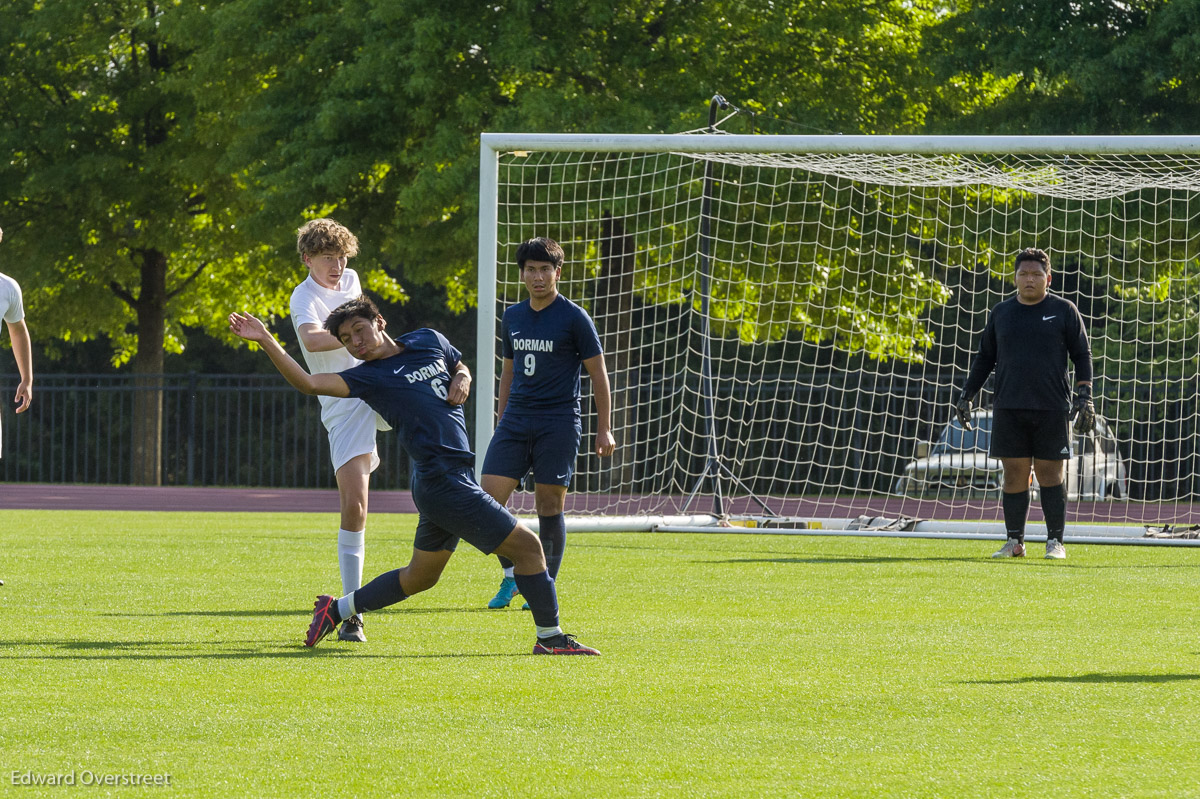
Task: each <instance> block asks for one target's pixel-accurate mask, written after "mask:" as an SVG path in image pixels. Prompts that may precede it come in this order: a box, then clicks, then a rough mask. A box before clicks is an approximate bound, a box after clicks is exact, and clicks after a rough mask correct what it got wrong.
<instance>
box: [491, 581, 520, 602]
mask: <svg viewBox="0 0 1200 799" xmlns="http://www.w3.org/2000/svg"><path fill="white" fill-rule="evenodd" d="M519 593H521V590H520V589H519V588H517V581H516V580H514V579H513V578H512V577H505V578H504V579H503V580H501V581H500V590H499V591H497V592H496V595H495V596H494V597H492V598H491V601H489V602H488V607H489V608H491V609H492V610H499V609H500V608H506V607H508V606H509V604H510V603H511V602H512V601H513V597H515V596H516V595H517V594H519Z"/></svg>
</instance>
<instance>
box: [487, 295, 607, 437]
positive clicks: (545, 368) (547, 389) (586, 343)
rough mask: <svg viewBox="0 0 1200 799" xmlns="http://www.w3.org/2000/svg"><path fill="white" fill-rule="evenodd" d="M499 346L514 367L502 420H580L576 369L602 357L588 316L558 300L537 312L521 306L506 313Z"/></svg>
mask: <svg viewBox="0 0 1200 799" xmlns="http://www.w3.org/2000/svg"><path fill="white" fill-rule="evenodd" d="M501 340H502V346H503V352H504V357H505V358H511V359H512V362H513V381H512V387H511V388H510V389H509V395H508V405H506V406H505V409H504V413H505V414H506V415H507V414H508V413H516V414H518V415H522V414H525V415H528V414H530V413H537V414H542V415H544V414H550V415H560V414H561V415H575V416H578V415H579V397H580V389H579V375H580V367H581V366H582V364H583V362H584V361H585V360H587V359H588V358H593V357H595V356H597V355H600V354H601V353H602V352H603V350H602V349H601V346H600V336H599V335H598V334H597V333H596V326H595V325H594V324H592V319H591V317H590V316H588V314H587V311H585V310H583V309H582V308H580V307H579V306H578V305H576V304H575V303H573V302H571V301H570V300H568V299H567V298H566V297H564V296H562V295H561V294H560V295H558V297H556V298H555V299H554V301H553V302H552V303H550V304H549V305H548V306H546V307H545V308H543V309H542V310H540V311H535V310H533V308H532V307H530V305H529V300H528V299H526V300H523V301H522V302H519V303H517V304H516V305H512V306H509V308H508V309H507V310H505V312H504V321H503V325H502V328H501Z"/></svg>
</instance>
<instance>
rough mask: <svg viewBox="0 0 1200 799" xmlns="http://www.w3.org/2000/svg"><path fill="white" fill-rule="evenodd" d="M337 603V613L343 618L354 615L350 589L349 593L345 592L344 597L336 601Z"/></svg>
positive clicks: (352, 595)
mask: <svg viewBox="0 0 1200 799" xmlns="http://www.w3.org/2000/svg"><path fill="white" fill-rule="evenodd" d="M337 603H338V615H339V616H341V617H342V618H343V619H348V618H350V617H351V616H353V615H354V592H353V591H351V592H350V593H348V594H346V595H345V596H344V597H342V598H341V599H339V600H338V601H337Z"/></svg>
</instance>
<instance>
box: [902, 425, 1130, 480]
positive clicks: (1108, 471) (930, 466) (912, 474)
mask: <svg viewBox="0 0 1200 799" xmlns="http://www.w3.org/2000/svg"><path fill="white" fill-rule="evenodd" d="M971 422H972V424H973V425H974V426H975V429H974V430H966V429H964V428H963V426H962V425H961V424H959V422H958V419H957V418H955V419H951V421H950V423H949V424H948V425H946V427H945V428H944V429H943V430H942V434H941V436H939V437H938V440H937V441H936V442H934V444H933V445H932V446H930V445H929V444H925V443H921V444H918V445H917V452H916V459H915V460H913V461H912V462H911V463H909V464H908V465H907V466H905V467H904V474H902V475H901V476H900V478H899V479H897V480H896V486H895V493H897V494H901V495H903V496H906V497H918V498H922V499H970V498H976V497H999V496H1000V490H1001V488H1002V486H1003V485H1004V480H1003V476H1004V469H1003V467H1002V466H1001V464H1000V460H999V459H998V458H989V457H988V454H987V453H988V445H989V444H990V443H991V439H992V412H991V411H988V410H977V411H975V412H974V413H972V414H971ZM1071 449H1072V455H1071V458H1070V460H1068V461H1067V478H1066V484H1067V498H1068V499H1071V500H1078V499H1084V500H1097V499H1111V500H1123V499H1127V498H1128V497H1129V483H1128V480H1127V477H1126V472H1125V463H1124V461H1122V460H1121V451H1120V448H1119V447H1118V446H1117V439H1116V438H1115V437H1114V436H1113V434H1112V429H1111V428H1109V426H1108V423H1107V422H1106V421H1104V420H1103V419H1101V418H1100V417H1099V416H1098V415H1097V416H1096V424H1095V426H1094V428H1093V429H1092V431H1091V432H1090V433H1088V434H1086V435H1075V436H1073V441H1072V444H1071ZM1030 491H1031V493H1032V496H1033V497H1034V498H1036V497H1037V494H1038V487H1037V478H1036V477H1033V476H1031V477H1030Z"/></svg>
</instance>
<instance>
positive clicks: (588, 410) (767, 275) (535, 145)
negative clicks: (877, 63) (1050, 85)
mask: <svg viewBox="0 0 1200 799" xmlns="http://www.w3.org/2000/svg"><path fill="white" fill-rule="evenodd" d="M482 149H483V152H482V155H481V166H482V170H483V175H482V180H481V198H480V201H481V210H480V223H481V229H480V255H479V260H480V268H479V275H480V283H479V313H480V324H479V341H478V345H479V352H478V357H479V363H478V371H479V375H478V377H477V381H476V388H475V390H476V392H477V397H476V398H477V402H478V403H479V407H478V411H477V417H476V423H477V444H478V446H479V447H480V448H481V449H480V451H481V452H482V448H484V447H486V445H487V442H488V440H489V438H490V433H491V430H492V428H493V425H494V421H495V381H496V376H497V375H498V374H499V366H500V363H499V360H498V358H499V351H500V349H499V339H498V333H499V319H500V314H501V313H502V312H503V310H504V308H505V307H506V306H507V305H509V304H511V303H514V302H517V301H519V300H521V299H523V298H524V296H525V295H524V286H523V284H522V283H521V281H520V276H519V274H518V270H517V267H516V264H515V258H514V254H515V251H516V247H517V245H518V244H519V243H520V242H521V241H523V240H525V239H527V238H530V237H532V236H548V237H550V238H553V239H555V240H557V241H558V242H559V243H561V244H562V246H563V249H564V250H565V252H566V264H565V266H564V267H563V275H562V282H561V284H560V289H561V291H562V293H563V294H565V295H566V296H568V297H570V298H571V299H572V300H574V301H576V302H578V303H580V304H581V305H583V306H584V307H585V308H586V309H587V310H588V311H589V312H590V313H591V315H592V318H593V319H594V320H595V322H596V326H597V328H598V330H599V331H600V334H601V339H602V341H603V344H604V349H605V352H606V360H607V366H608V370H609V373H610V376H611V381H612V386H613V406H614V415H613V422H614V428H615V430H614V432H615V435H616V438H617V441H618V445H619V447H618V451H617V454H616V455H615V456H614V457H613V458H611V459H603V460H602V459H599V458H597V457H596V456H595V455H594V454H592V453H591V448H592V442H593V436H592V434H593V432H594V429H595V414H594V411H593V409H592V404H591V393H590V386H589V385H587V381H586V375H585V380H584V384H585V385H584V393H585V411H584V419H583V421H584V444H583V446H582V448H581V452H580V455H579V459H578V464H577V474H576V477H575V481H574V483H573V484H572V486H571V495H570V499H569V502H570V504H569V506H568V508H569V512H572V513H594V514H605V515H620V516H629V515H672V514H688V513H694V514H700V513H713V514H715V515H735V516H736V515H738V514H751V515H758V516H769V515H772V514H777V515H781V516H786V517H807V518H841V517H845V518H853V517H856V516H860V515H864V514H867V515H876V516H905V517H912V518H920V519H944V520H996V519H999V518H1000V504H999V501H998V491H999V474H1000V472H999V464H998V462H996V461H992V460H990V459H988V458H987V457H986V443H987V442H986V439H987V434H988V431H989V425H990V415H989V413H988V408H989V407H990V382H989V386H988V387H987V388H985V390H984V392H983V393H982V394H981V395H980V396H979V397H977V398H976V402H977V405H979V406H980V410H979V411H977V413H976V422H977V424H976V428H977V429H976V431H975V432H972V433H967V432H965V431H963V430H962V429H961V428H958V427H957V426H956V424H954V423H952V422H951V416H952V413H951V407H950V403H951V401H952V399H953V398H954V397H956V396H957V393H958V390H959V388H960V387H961V386H962V384H963V382H964V380H965V378H966V373H967V369H968V367H969V364H970V361H971V358H972V356H973V354H974V351H975V348H976V346H977V344H978V340H979V335H980V334H981V332H982V331H983V328H984V325H985V323H986V320H987V314H988V312H989V310H990V309H991V308H992V307H993V306H994V305H995V304H996V303H997V302H999V301H1000V300H1002V299H1004V298H1005V297H1007V296H1009V295H1010V294H1011V292H1012V273H1013V258H1014V256H1015V254H1016V253H1017V251H1019V250H1020V249H1022V248H1024V247H1040V248H1042V249H1044V250H1046V251H1047V252H1048V253H1049V254H1050V257H1051V260H1052V264H1053V283H1052V286H1051V290H1052V291H1053V292H1055V293H1058V294H1060V295H1061V296H1064V297H1066V298H1067V299H1070V300H1071V301H1073V302H1074V303H1075V304H1076V305H1077V306H1079V309H1080V311H1081V312H1082V314H1083V316H1084V319H1085V321H1086V322H1087V324H1088V330H1089V335H1090V339H1091V345H1092V354H1093V363H1094V370H1095V382H1094V387H1095V392H1094V393H1095V402H1096V407H1097V412H1098V422H1097V427H1096V429H1095V430H1094V431H1093V432H1092V433H1091V434H1089V435H1087V436H1081V437H1077V438H1076V440H1075V453H1074V455H1073V457H1072V459H1071V460H1070V461H1069V462H1068V495H1069V498H1070V500H1071V501H1070V504H1069V511H1068V513H1069V515H1068V520H1069V521H1071V522H1080V521H1088V522H1095V523H1099V524H1108V523H1115V524H1126V523H1136V524H1165V523H1170V524H1182V523H1193V522H1197V521H1200V518H1197V517H1200V508H1197V506H1196V504H1195V503H1196V500H1197V498H1198V495H1200V479H1198V475H1200V447H1198V445H1197V412H1198V410H1200V408H1198V403H1197V400H1198V396H1200V224H1198V220H1197V219H1196V216H1197V215H1198V214H1200V196H1198V194H1197V191H1198V190H1200V140H1198V139H1196V138H1191V137H1186V138H1171V139H1168V138H1159V137H1141V138H1133V137H1126V138H1122V137H1117V138H1076V139H1062V138H1040V139H1033V138H1012V137H1008V138H970V137H951V138H943V139H937V138H916V137H855V136H843V137H824V136H796V137H788V136H733V135H719V134H716V135H679V136H571V135H561V136H553V135H541V136H538V135H526V136H519V135H516V134H511V135H510V134H486V135H485V136H484V138H483V148H482ZM1035 490H1036V485H1035ZM532 501H533V500H532V494H518V495H516V496H515V497H514V505H515V508H516V509H517V510H519V511H522V512H527V511H531V510H532V507H533V505H532ZM1039 513H1040V508H1039V506H1038V503H1037V502H1034V503H1033V505H1032V507H1031V520H1037V519H1040V516H1039Z"/></svg>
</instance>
